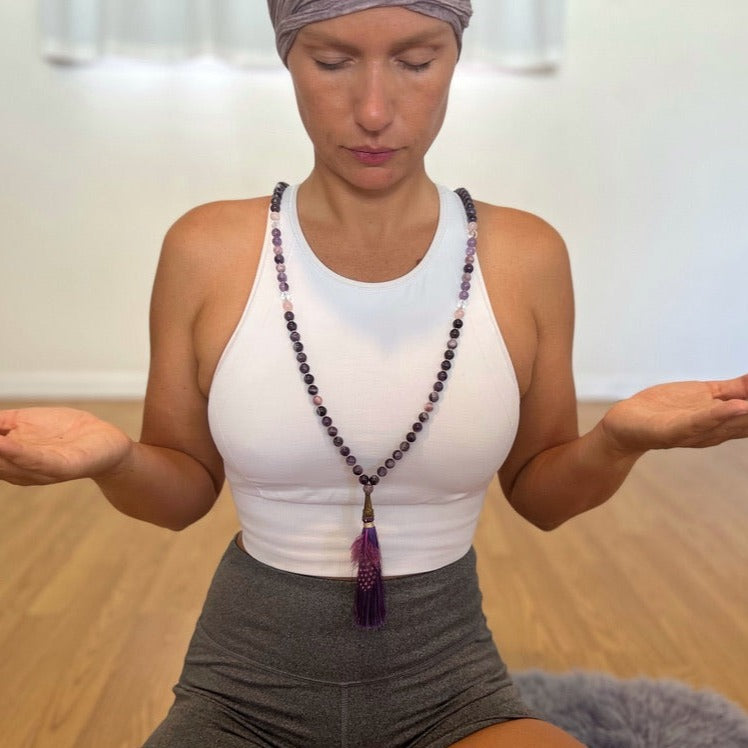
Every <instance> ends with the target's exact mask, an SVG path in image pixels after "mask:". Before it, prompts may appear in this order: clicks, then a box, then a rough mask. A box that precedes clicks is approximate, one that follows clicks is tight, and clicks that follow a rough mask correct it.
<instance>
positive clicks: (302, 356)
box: [296, 353, 311, 384]
mask: <svg viewBox="0 0 748 748" xmlns="http://www.w3.org/2000/svg"><path fill="white" fill-rule="evenodd" d="M306 359H307V355H306V353H297V354H296V360H297V361H298V362H299V363H300V364H303V363H304V362H305V361H306ZM307 384H311V382H307Z"/></svg>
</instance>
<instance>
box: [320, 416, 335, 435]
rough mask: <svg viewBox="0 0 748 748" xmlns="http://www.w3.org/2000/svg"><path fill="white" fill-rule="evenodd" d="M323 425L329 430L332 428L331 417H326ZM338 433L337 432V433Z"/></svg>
mask: <svg viewBox="0 0 748 748" xmlns="http://www.w3.org/2000/svg"><path fill="white" fill-rule="evenodd" d="M322 425H323V426H324V427H325V428H327V427H328V426H332V418H330V416H325V417H324V418H323V419H322ZM336 433H337V432H336ZM330 436H335V434H330Z"/></svg>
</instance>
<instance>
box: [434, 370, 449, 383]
mask: <svg viewBox="0 0 748 748" xmlns="http://www.w3.org/2000/svg"><path fill="white" fill-rule="evenodd" d="M448 376H449V374H447V372H446V371H440V372H439V373H438V374H437V375H436V378H437V379H438V380H439V381H440V382H446V381H447V377H448Z"/></svg>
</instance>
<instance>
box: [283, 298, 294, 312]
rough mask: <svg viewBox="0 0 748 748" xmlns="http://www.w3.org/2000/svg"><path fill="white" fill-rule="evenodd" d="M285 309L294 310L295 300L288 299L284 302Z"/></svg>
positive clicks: (286, 310)
mask: <svg viewBox="0 0 748 748" xmlns="http://www.w3.org/2000/svg"><path fill="white" fill-rule="evenodd" d="M283 311H284V312H292V311H293V302H292V301H289V300H288V299H286V300H285V301H284V302H283Z"/></svg>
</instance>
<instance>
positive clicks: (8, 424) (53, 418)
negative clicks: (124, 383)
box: [0, 408, 131, 485]
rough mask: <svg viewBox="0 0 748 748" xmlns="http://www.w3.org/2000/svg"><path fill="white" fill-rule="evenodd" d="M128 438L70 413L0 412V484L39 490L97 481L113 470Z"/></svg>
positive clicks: (82, 415) (59, 410) (49, 410)
mask: <svg viewBox="0 0 748 748" xmlns="http://www.w3.org/2000/svg"><path fill="white" fill-rule="evenodd" d="M130 445H131V441H130V439H129V437H128V436H127V435H126V434H125V433H124V432H122V431H121V430H120V429H118V428H117V427H116V426H113V425H112V424H110V423H107V422H105V421H102V420H100V419H98V418H96V417H95V416H94V415H92V414H91V413H87V412H86V411H82V410H75V409H73V408H24V409H20V410H6V411H0V479H2V480H5V481H8V482H9V483H15V484H17V485H43V484H47V483H57V482H60V481H66V480H72V479H74V478H86V477H94V476H96V475H100V474H101V473H103V472H104V471H106V470H109V469H111V468H112V467H114V466H115V465H117V464H118V463H119V462H120V461H121V460H122V459H123V458H124V457H125V455H126V454H127V452H128V450H129V448H130Z"/></svg>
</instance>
